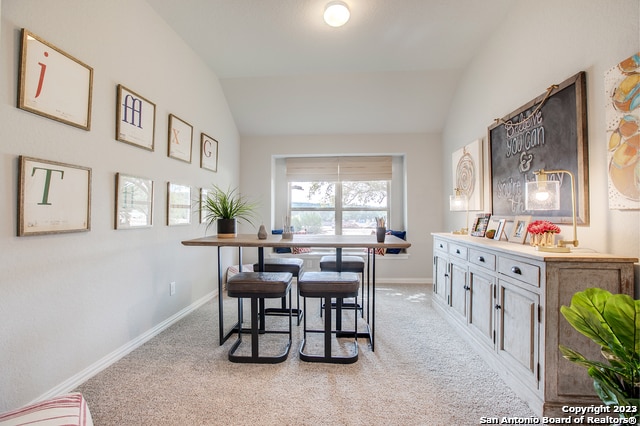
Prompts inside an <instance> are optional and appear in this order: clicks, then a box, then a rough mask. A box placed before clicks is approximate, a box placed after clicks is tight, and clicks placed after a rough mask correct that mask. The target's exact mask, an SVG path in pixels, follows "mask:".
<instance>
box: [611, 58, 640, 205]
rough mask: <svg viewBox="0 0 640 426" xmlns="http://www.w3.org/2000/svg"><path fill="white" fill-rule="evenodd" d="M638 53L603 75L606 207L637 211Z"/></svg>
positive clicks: (639, 153) (639, 184)
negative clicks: (606, 169)
mask: <svg viewBox="0 0 640 426" xmlns="http://www.w3.org/2000/svg"><path fill="white" fill-rule="evenodd" d="M639 70H640V53H637V54H635V55H633V56H631V57H629V58H627V59H625V60H624V61H622V62H620V63H619V64H618V65H616V66H615V67H613V68H611V69H610V70H609V71H607V72H606V74H605V85H604V87H605V99H606V102H607V103H606V105H605V118H606V121H607V147H608V149H607V164H608V167H609V169H608V172H609V173H608V175H609V208H610V209H640V73H639V72H638V71H639Z"/></svg>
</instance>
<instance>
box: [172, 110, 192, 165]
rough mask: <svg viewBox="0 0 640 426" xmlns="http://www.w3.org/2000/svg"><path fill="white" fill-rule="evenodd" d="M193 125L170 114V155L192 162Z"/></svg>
mask: <svg viewBox="0 0 640 426" xmlns="http://www.w3.org/2000/svg"><path fill="white" fill-rule="evenodd" d="M192 141H193V127H192V126H191V124H189V123H187V122H186V121H183V120H181V119H179V118H178V117H176V116H175V115H173V114H169V157H171V158H175V159H177V160H182V161H185V162H187V163H191V145H192V143H193V142H192Z"/></svg>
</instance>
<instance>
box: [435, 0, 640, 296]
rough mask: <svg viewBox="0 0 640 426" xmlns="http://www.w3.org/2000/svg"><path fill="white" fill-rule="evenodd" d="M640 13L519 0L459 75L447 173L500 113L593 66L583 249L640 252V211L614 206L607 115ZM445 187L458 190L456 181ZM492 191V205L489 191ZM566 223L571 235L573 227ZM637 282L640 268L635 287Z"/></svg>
mask: <svg viewBox="0 0 640 426" xmlns="http://www.w3.org/2000/svg"><path fill="white" fill-rule="evenodd" d="M639 15H640V2H638V1H637V0H613V1H606V2H603V1H600V0H562V1H558V0H540V1H536V2H524V1H519V2H514V4H513V7H512V9H511V10H510V11H509V14H508V15H507V17H506V19H505V21H504V22H503V24H502V25H501V26H500V27H498V28H496V30H495V32H494V33H493V35H492V36H491V38H490V39H489V40H488V42H487V44H486V45H485V46H484V48H483V49H481V50H480V51H479V52H478V54H477V56H476V57H475V58H474V59H473V61H472V62H471V63H470V64H469V67H468V69H467V71H466V73H465V75H464V77H463V78H462V80H461V81H460V84H459V86H458V90H457V93H456V96H455V97H454V100H453V103H452V107H451V110H450V112H449V119H448V122H447V124H446V127H445V129H444V132H443V143H444V147H443V151H442V155H443V157H442V160H443V163H444V165H445V167H444V176H445V177H448V176H451V154H452V152H453V151H455V150H457V149H459V148H460V147H461V146H462V145H464V144H466V143H469V142H470V141H472V140H474V139H476V138H478V137H484V138H485V144H486V143H487V142H486V134H487V128H488V126H489V125H491V124H492V122H493V119H494V118H496V117H503V116H505V115H507V114H508V113H510V112H511V111H513V110H515V109H517V108H519V107H520V106H522V105H524V104H525V103H527V102H529V101H530V100H532V99H534V98H535V97H537V96H538V95H541V94H543V93H544V92H545V90H546V88H547V87H548V86H550V85H551V84H554V83H560V82H562V81H563V80H565V79H567V78H568V77H570V76H572V75H574V74H576V73H577V72H579V71H586V73H587V104H588V106H587V110H588V139H589V166H588V167H589V196H590V206H589V207H590V212H591V223H590V225H589V226H581V227H579V228H578V239H579V240H580V247H582V248H592V249H595V250H597V251H600V252H607V253H612V254H615V255H622V256H632V257H640V211H638V210H634V211H629V210H627V211H619V210H609V207H608V201H607V161H606V159H607V148H606V146H607V144H606V138H605V117H604V105H605V102H606V101H605V97H604V73H605V71H607V70H608V69H609V68H611V67H613V66H615V65H616V64H617V63H618V62H620V61H621V60H623V59H625V58H627V57H629V56H631V55H632V54H634V53H636V52H638V51H640V30H639V26H640V25H639V24H640V17H639ZM461 117H464V118H463V119H461ZM487 172H488V170H487ZM485 182H489V181H488V173H487V174H486V175H485ZM444 188H445V189H446V191H448V193H451V191H452V184H451V181H450V179H445V186H444ZM485 194H486V195H485V202H488V203H489V204H488V206H490V199H489V198H488V196H489V195H488V194H489V193H488V189H487V191H485ZM442 199H443V200H444V197H443V198H442ZM442 209H443V210H446V209H447V206H444V205H443V206H442ZM445 218H446V220H445V224H446V226H445V229H454V228H456V227H460V226H462V223H463V222H464V216H463V215H459V214H458V215H456V214H451V213H449V212H446V213H445ZM561 228H562V233H563V234H565V235H569V236H570V235H571V233H572V229H571V227H570V226H562V227H561ZM636 269H638V268H636ZM637 281H638V273H636V291H638V285H637Z"/></svg>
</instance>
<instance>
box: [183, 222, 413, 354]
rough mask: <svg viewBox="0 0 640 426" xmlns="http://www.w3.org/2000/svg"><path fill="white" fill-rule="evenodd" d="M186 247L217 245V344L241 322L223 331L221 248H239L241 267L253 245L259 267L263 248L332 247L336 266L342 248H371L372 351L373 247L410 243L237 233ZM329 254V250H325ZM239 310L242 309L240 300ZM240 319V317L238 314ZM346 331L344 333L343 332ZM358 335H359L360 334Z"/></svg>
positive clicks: (370, 321)
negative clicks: (244, 249) (261, 236)
mask: <svg viewBox="0 0 640 426" xmlns="http://www.w3.org/2000/svg"><path fill="white" fill-rule="evenodd" d="M182 244H183V245H185V246H204V247H217V253H218V318H219V335H220V345H222V344H223V343H224V342H225V341H226V340H227V339H228V338H229V336H231V335H232V334H234V333H237V332H238V331H239V330H240V328H241V327H242V324H241V323H240V321H238V323H236V324H234V326H233V327H232V328H231V329H230V330H229V331H228V332H225V330H224V318H223V309H224V307H223V297H222V296H223V293H222V292H223V288H222V283H223V279H222V274H223V271H222V266H221V252H220V250H221V249H222V248H223V247H236V248H238V256H239V259H238V264H239V265H240V270H242V249H243V248H252V247H254V248H256V249H257V251H258V270H259V271H263V270H264V249H265V247H268V248H278V247H280V248H287V247H311V248H333V249H335V251H336V253H335V254H336V269H337V270H338V271H340V270H341V268H342V251H343V249H350V248H351V249H358V248H360V249H372V250H366V254H367V279H369V278H370V279H371V285H372V289H373V291H372V298H371V318H369V316H368V315H367V319H366V321H367V326H368V330H367V332H366V333H364V334H363V335H364V336H366V337H368V339H369V342H370V345H371V350H372V351H373V350H375V309H376V254H375V252H376V250H375V249H384V250H386V249H390V248H395V249H406V248H409V247H411V243H409V242H408V241H405V240H403V239H401V238H398V237H396V236H393V235H385V240H384V241H383V242H378V241H377V240H376V236H375V235H309V234H294V235H293V238H292V239H283V238H282V236H281V235H269V236H267V238H266V239H262V240H261V239H258V236H257V234H238V235H237V236H236V237H233V238H219V237H218V236H215V235H214V236H209V237H202V238H196V239H192V240H185V241H182ZM327 254H329V253H327ZM238 303H239V304H238V309H241V305H240V301H239V302H238ZM240 318H241V316H240ZM345 333H346V332H345ZM359 336H360V334H359Z"/></svg>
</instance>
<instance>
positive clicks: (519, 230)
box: [509, 216, 531, 244]
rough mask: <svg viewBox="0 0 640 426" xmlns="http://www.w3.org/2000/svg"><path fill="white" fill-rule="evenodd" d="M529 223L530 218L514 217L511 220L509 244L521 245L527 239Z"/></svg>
mask: <svg viewBox="0 0 640 426" xmlns="http://www.w3.org/2000/svg"><path fill="white" fill-rule="evenodd" d="M529 222H531V216H516V217H515V219H513V228H511V234H510V235H509V242H511V243H517V244H522V243H524V240H525V239H526V238H527V226H529Z"/></svg>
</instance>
